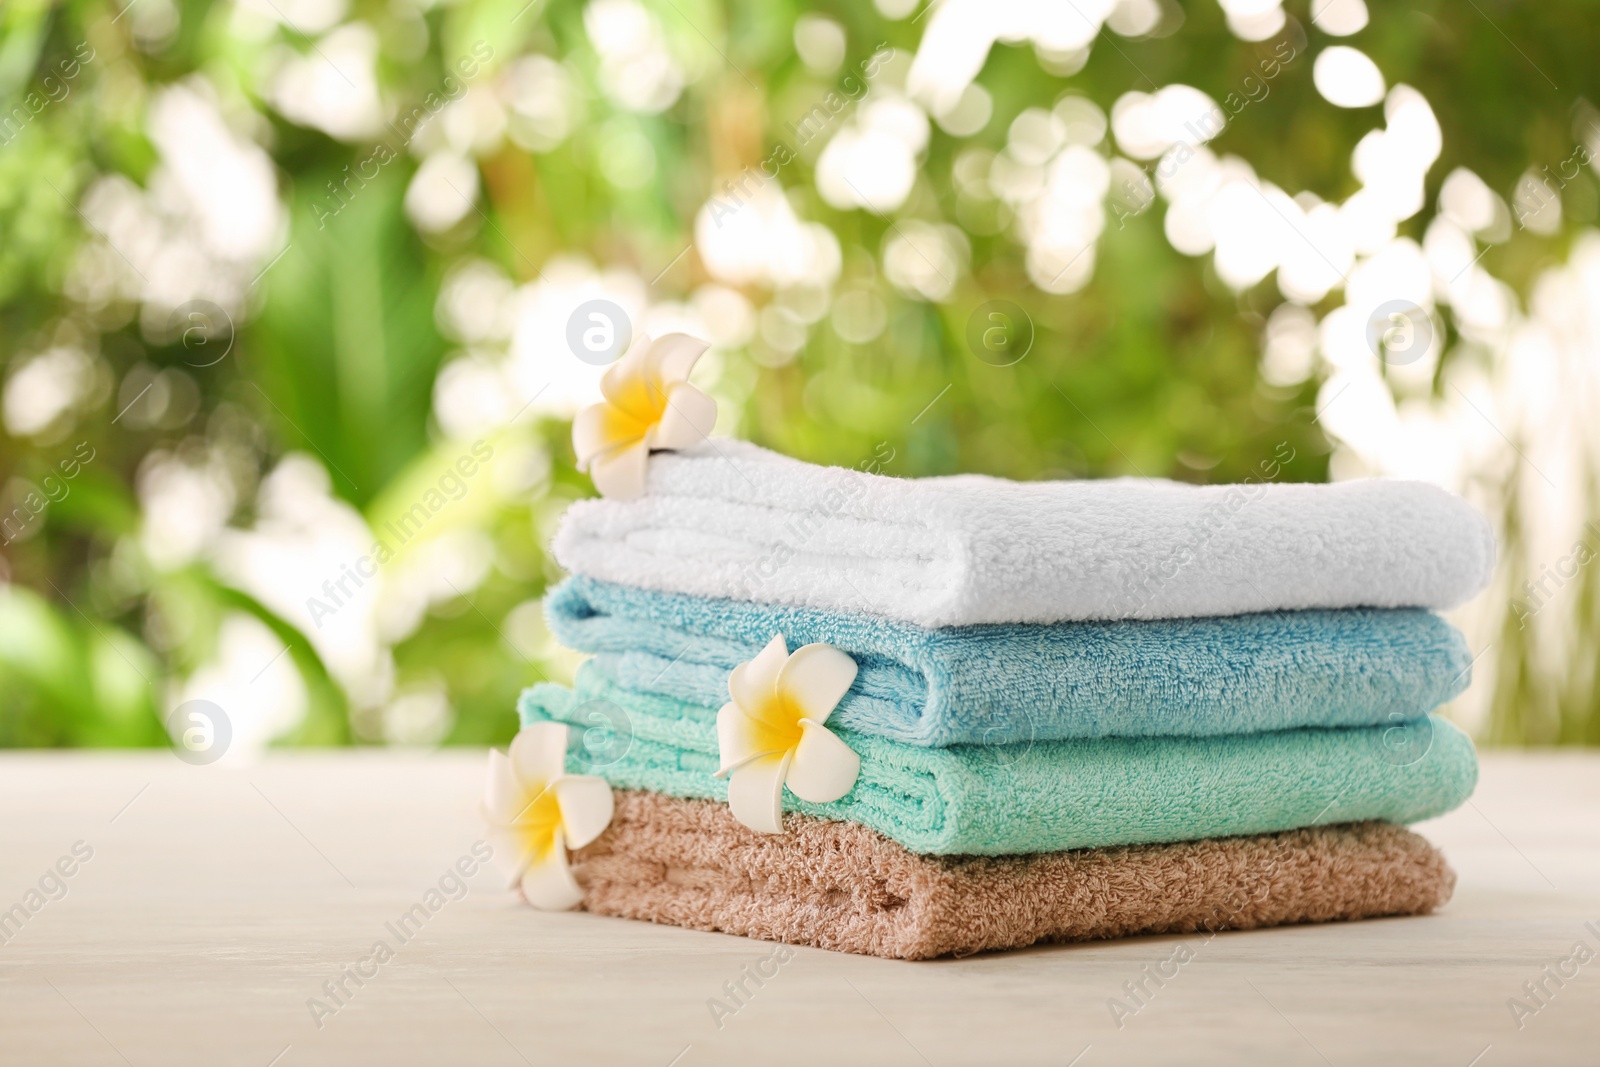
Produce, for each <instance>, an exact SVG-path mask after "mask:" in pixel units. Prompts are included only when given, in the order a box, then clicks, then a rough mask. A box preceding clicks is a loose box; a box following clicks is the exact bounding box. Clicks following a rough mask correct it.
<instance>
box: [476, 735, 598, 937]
mask: <svg viewBox="0 0 1600 1067" xmlns="http://www.w3.org/2000/svg"><path fill="white" fill-rule="evenodd" d="M566 768H567V727H566V724H565V723H559V722H539V723H534V724H533V725H532V726H524V727H523V728H522V730H521V732H520V733H518V734H517V736H516V738H515V739H514V740H512V742H511V755H510V756H509V757H508V756H507V755H505V754H504V753H503V752H500V751H499V750H498V749H491V750H490V751H489V786H488V792H487V794H486V795H485V797H484V801H483V814H484V817H485V818H487V819H488V820H489V835H490V844H492V845H493V846H494V851H495V855H496V856H498V857H501V858H502V866H504V867H505V868H506V870H507V873H508V874H509V875H510V879H511V884H512V885H521V887H522V895H523V896H525V897H526V898H527V899H528V903H529V904H532V905H533V906H534V907H536V908H539V909H541V910H543V911H565V910H567V909H568V908H573V907H576V906H577V905H578V904H579V903H581V902H582V900H583V890H582V889H580V888H579V887H578V883H577V880H576V879H574V878H573V877H572V870H571V868H570V867H568V865H567V849H569V848H582V847H583V846H584V845H587V844H588V843H589V842H591V841H593V840H594V839H595V838H597V837H599V836H600V832H601V831H602V830H604V829H605V828H606V827H607V826H609V825H610V824H611V812H612V800H611V787H610V786H609V785H607V784H606V782H605V779H603V778H594V777H591V776H588V775H580V774H568V773H566Z"/></svg>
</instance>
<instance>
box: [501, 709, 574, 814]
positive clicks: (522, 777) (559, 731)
mask: <svg viewBox="0 0 1600 1067" xmlns="http://www.w3.org/2000/svg"><path fill="white" fill-rule="evenodd" d="M511 766H512V767H513V768H515V769H516V772H517V780H518V781H519V782H520V783H521V784H522V790H523V792H524V793H525V794H526V796H524V797H522V798H521V807H522V808H526V807H527V805H528V802H529V801H531V800H533V799H534V798H535V797H536V796H538V795H539V794H540V793H542V792H544V789H545V787H546V786H548V785H549V784H550V783H551V782H553V781H555V780H556V779H557V778H560V777H561V776H562V775H564V774H566V773H567V724H566V723H564V722H536V723H531V724H529V725H527V726H524V727H523V728H522V729H521V730H519V731H518V732H517V736H516V737H514V738H512V739H511ZM518 814H521V811H520V809H519V811H518Z"/></svg>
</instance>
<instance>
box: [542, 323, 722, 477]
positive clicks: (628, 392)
mask: <svg viewBox="0 0 1600 1067" xmlns="http://www.w3.org/2000/svg"><path fill="white" fill-rule="evenodd" d="M706 347H707V346H706V342H704V341H701V340H697V339H696V338H693V337H690V336H689V335H687V334H682V333H669V334H667V335H666V336H665V337H663V338H661V339H660V340H659V341H651V340H650V338H649V337H646V336H643V335H641V336H640V337H639V339H638V340H637V341H635V342H634V343H633V346H632V347H631V348H629V349H628V354H627V355H625V356H623V357H622V358H621V359H619V360H617V361H616V362H615V363H613V364H612V365H611V366H610V367H609V368H608V369H607V370H606V373H605V375H604V376H603V377H602V378H601V379H600V392H601V395H603V396H604V397H605V401H604V402H603V403H600V404H595V405H593V406H591V407H586V408H584V409H583V410H582V411H580V412H578V417H577V418H575V419H573V420H572V448H573V451H574V452H576V453H577V454H578V469H579V470H580V471H587V472H588V473H589V477H590V478H592V479H594V487H595V488H596V489H598V490H599V491H600V495H601V496H607V497H611V498H613V499H615V500H632V499H634V498H635V497H637V496H639V495H640V494H641V493H643V492H644V476H645V467H646V464H647V463H648V461H649V459H650V452H651V451H652V450H662V449H679V448H688V447H689V446H690V445H694V444H697V443H699V442H700V441H703V440H705V438H706V435H707V434H709V433H710V432H711V428H712V427H713V426H715V425H716V422H717V402H716V401H715V400H712V399H711V398H710V397H709V396H707V395H706V394H704V393H702V392H701V391H700V390H699V389H696V388H695V387H694V386H692V385H690V384H689V371H690V370H691V369H692V368H693V367H694V364H695V361H696V360H697V359H699V358H700V356H701V354H702V353H704V352H705V350H706Z"/></svg>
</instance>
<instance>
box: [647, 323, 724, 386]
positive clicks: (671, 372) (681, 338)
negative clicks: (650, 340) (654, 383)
mask: <svg viewBox="0 0 1600 1067" xmlns="http://www.w3.org/2000/svg"><path fill="white" fill-rule="evenodd" d="M710 347H711V345H710V344H709V343H708V342H706V341H702V340H700V338H698V337H690V336H689V335H688V334H686V333H669V334H667V335H666V336H664V337H662V338H661V339H660V340H658V341H657V342H656V343H655V344H653V345H651V346H650V356H649V366H650V370H651V372H652V373H653V374H654V376H655V378H656V379H657V380H658V381H659V382H661V384H662V385H664V386H671V385H672V383H673V382H682V381H687V380H688V378H689V372H690V371H691V370H693V369H694V365H695V361H696V360H698V359H699V358H700V357H701V355H703V354H704V353H705V350H706V349H708V348H710Z"/></svg>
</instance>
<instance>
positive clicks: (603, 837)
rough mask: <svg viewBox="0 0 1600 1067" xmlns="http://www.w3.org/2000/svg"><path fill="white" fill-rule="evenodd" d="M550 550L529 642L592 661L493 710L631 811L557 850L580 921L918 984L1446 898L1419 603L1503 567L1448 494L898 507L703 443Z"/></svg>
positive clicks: (1469, 784) (948, 487) (899, 499)
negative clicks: (567, 740) (1103, 946)
mask: <svg viewBox="0 0 1600 1067" xmlns="http://www.w3.org/2000/svg"><path fill="white" fill-rule="evenodd" d="M555 553H556V557H557V559H558V560H559V562H560V563H561V564H562V565H563V566H565V567H566V568H567V569H568V570H569V571H571V572H572V577H571V578H569V579H568V580H567V581H565V582H564V583H562V584H561V585H560V586H559V587H557V588H556V589H555V590H554V591H553V592H552V593H551V595H550V596H549V598H548V600H547V605H546V606H547V613H548V618H549V623H550V627H551V630H552V632H553V634H554V635H555V636H556V637H557V639H558V640H560V641H561V642H562V643H564V644H566V645H568V646H569V647H571V648H574V649H576V650H578V651H580V652H585V653H590V654H592V658H591V659H590V660H589V661H588V662H586V663H584V664H583V666H582V667H581V668H580V670H579V672H578V675H577V678H576V681H575V684H574V685H573V686H572V687H571V688H565V687H561V686H557V685H552V684H541V685H537V686H534V687H533V688H532V689H530V690H528V691H527V692H526V693H525V694H524V695H523V698H522V701H521V705H520V712H521V717H522V721H523V724H524V726H525V727H535V726H538V724H543V723H562V724H567V725H568V727H570V728H573V729H574V731H575V732H574V734H573V737H574V738H575V739H576V740H577V741H578V742H579V743H575V744H573V745H572V747H571V748H570V750H569V756H568V762H567V768H566V769H567V771H568V772H569V773H573V774H593V775H598V776H600V777H601V778H603V779H604V780H605V781H606V782H607V783H609V785H610V786H611V787H612V788H614V789H617V790H620V791H622V792H620V793H618V794H617V798H616V801H615V810H614V813H613V817H612V818H611V821H610V825H609V828H608V829H606V830H605V832H604V833H599V834H598V837H597V838H595V839H594V840H593V841H592V843H587V844H585V846H584V847H583V848H581V849H579V850H578V851H577V852H576V853H575V855H574V860H573V873H574V874H575V882H573V883H572V884H573V889H572V893H573V894H574V899H577V895H578V894H581V903H582V905H583V906H584V907H585V908H587V909H588V910H590V911H595V912H601V913H605V914H612V915H621V916H627V917H630V918H637V919H647V920H652V921H656V922H664V923H671V924H675V925H680V926H686V927H693V928H697V929H705V930H722V931H728V932H732V933H738V934H744V935H747V936H752V937H759V938H765V939H770V940H779V941H787V942H790V943H798V944H810V945H817V946H821V947H825V948H831V949H838V950H844V951H851V952H862V953H871V954H875V955H883V956H893V957H902V958H923V957H928V956H936V955H941V954H946V953H968V952H974V951H980V950H985V949H996V948H1009V947H1017V946H1022V945H1027V944H1030V943H1033V942H1036V941H1041V940H1063V939H1082V938H1093V937H1110V936H1120V935H1125V934H1132V933H1140V932H1161V931H1192V930H1200V929H1206V930H1214V929H1220V928H1246V927H1253V926H1265V925H1273V924H1282V923H1292V922H1307V921H1319V920H1329V919H1351V918H1361V917H1368V916H1377V915H1391V914H1414V913H1422V912H1426V911H1429V910H1431V909H1432V908H1433V907H1435V906H1436V905H1438V904H1440V903H1441V902H1443V901H1444V900H1445V899H1447V898H1448V896H1449V893H1450V890H1451V888H1452V885H1453V880H1454V876H1453V874H1452V873H1451V872H1450V870H1449V868H1448V867H1447V866H1446V865H1445V863H1444V861H1443V859H1442V858H1441V857H1440V856H1439V855H1438V853H1437V852H1435V851H1434V850H1433V849H1432V848H1431V847H1430V846H1429V845H1428V844H1427V843H1426V842H1424V841H1423V840H1422V839H1420V838H1418V837H1416V836H1415V835H1413V834H1412V833H1410V832H1409V831H1407V830H1405V829H1403V828H1402V826H1403V824H1405V823H1409V822H1414V821H1417V820H1420V819H1426V818H1429V817H1432V816H1435V815H1439V814H1441V813H1443V812H1445V811H1448V810H1450V809H1451V808H1454V807H1456V806H1457V805H1459V804H1460V803H1462V802H1463V801H1464V800H1465V799H1466V798H1467V796H1468V795H1469V794H1470V793H1471V791H1472V788H1473V785H1474V783H1475V781H1476V775H1477V765H1476V760H1475V756H1474V753H1473V748H1472V745H1471V742H1470V741H1469V740H1468V739H1467V737H1466V736H1465V735H1464V734H1462V733H1461V732H1460V731H1459V730H1458V729H1456V728H1455V727H1454V726H1452V725H1450V724H1449V723H1448V722H1446V721H1444V720H1443V719H1439V718H1434V717H1431V716H1430V715H1429V712H1430V711H1432V710H1433V709H1435V708H1437V707H1438V706H1439V705H1440V704H1442V703H1444V702H1445V701H1448V700H1449V699H1451V698H1452V697H1453V696H1455V695H1456V694H1458V693H1460V692H1461V691H1462V690H1463V689H1464V688H1465V687H1466V685H1467V682H1468V679H1469V673H1470V669H1471V654H1470V653H1469V651H1468V649H1467V646H1466V643H1465V641H1464V640H1463V638H1462V637H1461V635H1460V634H1459V633H1458V632H1456V630H1454V629H1453V628H1452V627H1451V626H1450V625H1449V624H1447V623H1446V622H1444V621H1443V620H1442V619H1440V618H1439V617H1438V616H1437V615H1434V614H1433V613H1432V610H1431V609H1442V608H1448V607H1453V606H1455V605H1457V604H1459V603H1461V602H1463V601H1465V600H1466V599H1467V598H1468V597H1470V596H1472V595H1473V594H1474V593H1476V592H1477V591H1478V590H1479V589H1481V588H1482V587H1483V586H1484V585H1485V584H1486V582H1487V580H1488V577H1489V572H1490V568H1491V565H1492V563H1493V555H1494V545H1493V539H1492V537H1491V535H1490V533H1489V530H1488V526H1487V524H1486V523H1485V522H1484V520H1483V519H1482V518H1481V517H1480V516H1478V515H1477V514H1476V513H1475V512H1474V511H1473V510H1472V509H1471V508H1470V507H1468V506H1467V505H1466V504H1465V503H1464V502H1462V501H1460V500H1458V499H1457V498H1455V497H1452V496H1450V495H1449V494H1447V493H1445V492H1443V491H1442V490H1439V489H1436V488H1433V487H1430V486H1427V485H1423V484H1418V483H1406V482H1391V481H1366V482H1348V483H1342V484H1337V485H1294V484H1268V483H1256V484H1251V485H1236V486H1215V487H1194V486H1187V485H1179V484H1173V483H1166V482H1156V481H1147V480H1131V479H1123V480H1112V481H1093V482H1039V483H1011V482H1005V481H1000V480H996V479H991V478H984V477H976V476H962V477H953V478H932V479H920V480H910V479H896V478H889V477H885V476H882V475H880V474H876V473H869V472H867V471H862V470H843V469H837V468H823V467H817V466H813V465H810V464H806V463H801V462H798V461H796V460H792V459H789V458H786V457H783V456H779V455H776V454H773V453H771V452H767V451H765V450H763V449H760V448H757V447H755V446H753V445H749V444H745V443H742V442H738V441H730V440H724V439H715V440H708V441H706V442H704V443H702V444H700V445H697V446H695V447H692V448H690V449H687V450H685V451H683V452H681V453H674V454H663V453H657V454H656V455H654V456H652V457H651V458H650V461H649V469H648V474H647V478H646V481H645V491H644V492H643V494H642V495H640V496H638V497H637V498H636V499H632V500H616V499H604V500H593V501H585V502H581V503H578V504H574V505H573V506H572V507H571V508H570V509H569V510H568V513H567V515H566V516H565V518H564V521H563V523H562V526H561V528H560V531H559V532H558V534H557V537H556V540H555ZM719 709H720V710H719ZM596 723H601V724H604V725H605V726H606V727H607V728H608V729H609V731H610V733H609V734H608V735H607V737H608V741H607V743H606V744H605V745H603V746H598V747H596V746H589V747H586V746H585V745H584V744H583V743H581V742H582V737H583V732H584V731H585V730H586V729H590V728H592V726H593V725H594V724H596ZM513 756H515V753H513ZM785 812H787V813H789V814H788V815H785V814H784V813H785ZM596 832H598V831H596ZM584 836H585V837H586V838H587V837H589V836H590V835H588V834H585V835H584ZM572 843H573V844H578V843H579V842H577V841H575V840H574V841H572Z"/></svg>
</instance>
